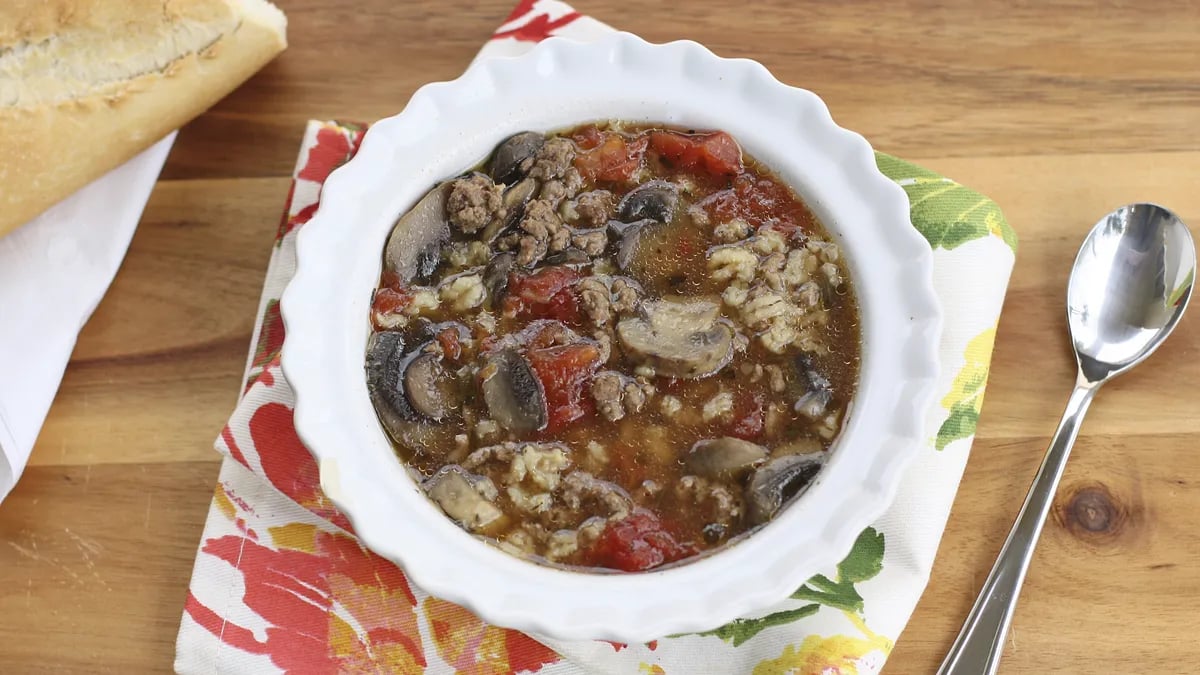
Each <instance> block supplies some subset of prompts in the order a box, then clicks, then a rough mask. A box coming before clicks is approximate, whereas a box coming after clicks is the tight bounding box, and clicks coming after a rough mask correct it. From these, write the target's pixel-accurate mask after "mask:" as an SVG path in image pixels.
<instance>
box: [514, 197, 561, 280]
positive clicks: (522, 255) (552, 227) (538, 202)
mask: <svg viewBox="0 0 1200 675" xmlns="http://www.w3.org/2000/svg"><path fill="white" fill-rule="evenodd" d="M520 228H521V230H522V231H523V232H525V235H523V236H522V237H521V239H520V242H519V249H520V250H519V252H518V253H517V262H518V263H520V264H522V265H526V266H530V265H535V264H537V262H538V261H540V260H541V259H542V258H544V257H545V256H546V252H547V251H561V250H563V249H564V248H566V247H567V246H569V245H570V243H571V232H570V230H568V229H567V228H566V226H565V225H563V223H562V220H560V219H559V217H558V214H557V213H555V210H554V205H553V204H551V203H550V202H548V201H546V200H544V199H534V200H531V201H530V202H529V203H528V204H527V205H526V206H525V215H524V216H522V217H521V223H520Z"/></svg>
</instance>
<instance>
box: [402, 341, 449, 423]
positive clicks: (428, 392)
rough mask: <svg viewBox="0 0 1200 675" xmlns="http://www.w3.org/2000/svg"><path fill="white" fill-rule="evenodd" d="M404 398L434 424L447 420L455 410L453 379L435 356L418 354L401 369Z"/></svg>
mask: <svg viewBox="0 0 1200 675" xmlns="http://www.w3.org/2000/svg"><path fill="white" fill-rule="evenodd" d="M404 395H405V398H407V399H408V402H409V403H410V404H411V405H412V408H413V410H415V411H416V412H417V413H418V414H420V415H421V416H423V417H425V418H428V419H431V420H433V421H435V422H441V421H442V420H444V419H446V418H447V417H450V416H451V415H452V414H453V413H454V411H455V410H456V409H457V407H458V403H459V401H458V397H457V396H456V395H455V386H454V380H453V378H452V377H451V375H450V373H448V372H446V369H445V368H443V367H442V360H441V358H439V357H438V356H437V355H435V354H418V355H417V356H416V357H415V358H413V359H412V360H411V361H409V362H408V367H406V368H405V369H404Z"/></svg>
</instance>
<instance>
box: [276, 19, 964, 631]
mask: <svg viewBox="0 0 1200 675" xmlns="http://www.w3.org/2000/svg"><path fill="white" fill-rule="evenodd" d="M606 119H621V120H628V121H637V122H658V123H665V124H673V125H683V126H686V127H695V128H705V129H723V130H725V131H728V132H730V133H731V134H732V135H733V136H734V138H736V139H737V140H738V141H739V142H740V143H741V144H742V146H743V148H744V149H745V150H746V152H747V153H749V154H750V155H752V156H754V157H755V158H757V159H758V160H760V161H762V162H763V163H765V164H766V165H767V166H769V167H770V168H771V169H773V170H774V171H775V172H776V173H777V174H778V175H779V176H780V177H781V178H782V179H783V180H785V181H786V182H787V183H788V184H790V185H791V186H792V187H793V188H794V189H795V190H796V191H797V193H798V194H799V195H800V196H801V197H802V198H803V199H804V201H805V202H806V203H807V204H808V206H809V207H810V208H811V209H812V211H813V212H814V213H815V214H816V216H817V217H818V219H819V220H820V221H821V222H822V223H823V224H824V225H825V227H826V228H827V229H828V230H829V232H830V233H831V235H832V236H833V238H834V240H835V241H836V242H837V243H838V244H839V245H840V246H841V247H842V251H843V255H844V256H845V257H846V259H847V261H848V265H849V269H850V274H851V282H852V284H853V286H854V288H855V290H856V292H857V294H858V298H859V302H860V309H861V315H862V316H861V319H862V321H861V328H862V340H863V344H862V365H861V372H860V376H859V377H860V380H859V387H858V393H857V395H856V396H855V398H854V400H853V402H852V404H851V408H850V411H849V414H848V415H847V418H846V421H845V425H844V430H843V431H842V433H841V435H840V436H839V437H838V439H837V441H836V443H835V445H834V447H833V449H832V453H831V456H830V460H829V462H828V464H827V465H826V466H825V468H824V469H823V470H822V471H821V473H820V474H819V475H818V477H817V479H816V480H815V481H814V483H813V484H812V486H811V487H810V488H809V489H808V491H807V492H805V493H804V494H803V495H802V496H801V497H800V498H798V499H797V500H795V501H794V502H793V503H792V504H791V506H789V507H788V508H786V509H785V510H783V511H782V512H781V513H780V514H779V515H778V516H777V517H776V518H775V519H774V520H773V521H772V522H770V523H769V524H767V525H766V526H765V527H763V528H762V529H760V530H758V531H756V532H755V533H753V534H752V535H750V536H748V537H746V538H744V539H743V540H741V541H740V542H738V543H736V544H734V545H732V546H728V547H726V548H725V549H723V550H721V551H719V552H717V553H715V554H713V555H709V556H706V557H703V558H700V559H697V560H695V561H693V562H690V563H687V564H682V565H678V566H675V567H670V568H667V569H661V570H655V571H649V572H643V573H634V574H592V573H584V572H573V571H567V570H563V569H556V568H551V567H547V566H543V565H539V564H536V563H534V562H530V561H526V560H522V559H519V558H517V557H514V556H512V555H510V554H508V553H505V552H503V551H501V550H500V549H499V548H496V547H494V546H491V545H488V544H486V543H484V542H482V541H480V540H478V539H476V538H475V537H473V536H472V535H470V534H468V533H467V532H465V531H464V530H462V529H461V528H459V527H458V525H456V524H455V523H454V522H453V521H451V520H450V519H449V518H447V517H446V516H445V515H443V513H442V512H441V511H440V510H439V509H438V508H437V506H435V505H434V504H433V503H432V502H430V501H429V500H428V499H426V497H425V496H424V494H423V493H422V492H421V490H420V488H419V487H418V486H417V485H416V484H415V483H414V482H413V480H412V479H411V478H410V477H409V475H408V473H407V472H406V470H405V468H404V467H403V466H402V464H401V462H400V461H399V460H398V459H397V457H396V455H395V453H394V452H393V450H392V447H391V445H390V444H389V442H388V439H387V436H386V434H385V432H384V431H383V428H382V427H381V425H380V424H379V422H378V421H377V419H376V417H375V413H374V410H373V408H372V406H371V401H370V400H369V398H368V395H367V388H366V380H365V377H364V373H363V356H364V351H365V346H366V343H367V337H368V331H369V330H370V328H369V321H368V316H369V306H370V301H371V293H372V290H373V289H374V287H375V285H376V283H377V281H378V278H379V273H380V267H381V257H382V250H383V246H384V242H385V241H386V239H387V236H388V233H389V232H390V230H391V228H392V225H393V224H394V223H395V221H396V219H397V217H398V216H399V215H400V214H402V213H404V212H405V211H406V210H407V209H408V208H409V207H411V206H412V205H413V204H414V203H415V202H416V200H417V199H418V198H419V197H421V196H422V195H423V194H424V193H425V192H426V191H427V190H428V189H429V188H430V186H431V185H433V184H434V183H436V182H438V181H440V180H443V179H445V178H448V177H451V176H454V175H456V174H458V173H460V172H462V171H463V170H465V169H467V168H469V167H471V166H473V165H475V164H477V163H479V162H480V161H482V160H483V159H485V158H486V157H487V156H488V154H489V152H490V151H491V149H492V148H493V147H494V146H495V145H496V144H497V143H499V142H500V141H501V140H503V139H504V138H506V137H507V136H509V135H511V134H513V133H516V132H518V131H522V130H527V129H535V130H542V131H546V130H555V129H562V128H566V127H570V126H573V125H577V124H580V123H584V122H588V121H593V120H606ZM908 214H909V205H908V200H907V197H906V196H905V193H904V191H903V190H902V189H901V188H900V187H898V186H897V185H896V184H894V183H893V182H892V181H890V180H888V179H887V178H886V177H885V176H884V175H883V174H881V173H880V172H879V170H878V169H877V168H876V165H875V158H874V153H873V151H872V149H871V146H870V145H869V144H868V143H867V141H866V140H864V139H863V138H862V137H861V136H859V135H858V134H855V133H853V132H850V131H847V130H846V129H843V128H841V127H839V126H837V125H836V124H834V122H833V120H832V119H831V118H830V115H829V111H828V109H827V108H826V106H825V104H824V103H823V102H822V101H821V100H820V99H819V98H818V97H817V96H816V95H815V94H813V93H811V92H808V91H805V90H802V89H797V88H794V87H790V86H787V85H784V84H782V83H780V82H779V81H778V80H776V79H775V78H774V77H772V76H771V74H770V73H769V72H767V70H766V68H764V67H763V66H762V65H760V64H758V63H756V62H753V61H748V60H741V59H724V58H719V57H717V56H715V55H714V54H712V53H711V52H710V51H708V50H707V49H705V48H704V47H702V46H701V45H699V44H696V43H694V42H686V41H683V42H672V43H669V44H661V45H655V44H650V43H647V42H645V41H643V40H641V39H639V38H637V37H635V36H633V35H629V34H626V33H617V34H615V35H612V36H610V37H607V38H605V39H603V40H600V41H598V42H594V43H586V44H585V43H578V42H573V41H568V40H564V39H561V38H553V39H550V40H547V41H545V42H543V43H541V44H539V45H538V46H536V47H535V48H534V49H533V50H531V51H530V52H528V53H526V54H524V55H522V56H519V57H515V58H497V59H490V60H485V61H482V62H479V63H477V64H476V65H474V66H472V67H471V68H470V70H468V71H467V72H466V73H465V74H463V76H462V77H460V78H458V79H457V80H454V81H452V82H442V83H435V84H430V85H427V86H424V87H422V88H421V89H420V90H419V91H417V92H416V93H415V94H414V95H413V97H412V99H411V100H410V101H409V102H408V105H407V106H405V108H404V110H403V112H401V113H400V114H398V115H396V116H394V117H390V118H388V119H385V120H382V121H380V122H378V123H377V124H375V125H374V126H372V127H371V129H370V131H369V132H368V133H367V134H366V137H365V139H364V141H363V144H362V147H361V149H360V150H359V151H358V154H357V155H356V156H355V158H354V159H353V160H351V161H350V162H349V163H347V164H346V165H345V166H343V167H341V168H340V169H338V170H337V171H335V172H334V173H333V175H331V176H330V177H329V180H328V181H327V182H326V183H325V186H324V189H323V192H322V195H321V206H320V209H319V211H318V212H317V214H316V216H315V217H314V218H313V219H312V220H311V221H310V222H309V223H308V224H307V225H305V226H304V227H303V229H302V230H301V231H300V232H299V234H298V237H297V267H296V275H295V277H294V278H293V279H292V281H291V283H290V284H289V285H288V287H287V289H286V291H285V293H284V294H283V299H282V313H283V318H284V321H285V323H286V328H287V339H286V343H285V345H284V347H283V357H282V358H283V371H284V374H285V376H286V378H287V380H288V382H289V383H290V384H291V386H292V388H293V389H294V391H295V395H296V409H295V424H296V429H297V431H298V432H299V434H300V438H301V439H302V440H303V442H304V444H305V445H306V446H307V447H308V448H309V450H310V451H311V452H312V453H313V455H314V456H315V457H316V459H317V461H318V464H319V466H320V470H321V486H322V488H323V489H324V491H325V492H326V494H327V495H328V496H329V498H330V499H331V500H333V502H334V503H335V504H336V505H337V506H338V507H339V508H340V509H341V510H342V511H343V512H344V513H345V514H346V515H347V516H348V517H349V519H350V521H351V522H352V523H353V525H354V530H355V532H356V533H357V534H358V536H359V537H360V538H361V540H362V541H363V542H364V543H365V544H366V545H367V546H368V547H369V548H371V549H372V550H374V551H375V552H376V553H378V554H379V555H381V556H384V557H386V558H388V559H390V560H392V561H395V562H396V563H397V564H398V565H400V567H401V568H403V570H404V571H405V572H406V573H407V575H408V576H409V578H410V579H411V581H412V582H414V583H415V584H416V585H418V586H419V587H421V588H423V589H424V590H426V591H427V592H429V593H431V594H433V595H435V596H438V597H441V598H444V599H446V600H450V601H453V602H456V603H459V604H461V605H464V606H466V607H468V608H470V609H471V610H473V611H474V612H476V613H477V614H478V615H479V616H481V617H483V618H484V619H485V620H487V621H489V622H492V623H495V624H498V625H501V626H506V627H511V628H517V629H520V630H524V631H527V632H531V633H534V634H538V635H544V636H549V637H554V638H559V639H608V640H616V641H620V642H646V641H649V640H652V639H656V638H659V637H662V636H664V635H669V634H675V633H683V632H690V631H698V630H706V629H711V628H713V627H715V626H718V625H720V624H722V623H724V622H727V621H729V620H732V619H734V618H736V617H739V616H744V615H749V614H753V613H754V612H756V611H760V610H763V609H765V608H766V607H768V606H770V605H772V604H774V603H776V602H778V601H780V600H781V599H783V598H785V597H786V596H787V595H788V594H790V593H791V592H792V591H794V590H795V589H796V588H797V587H798V586H800V585H801V584H802V583H803V582H804V581H805V580H806V579H808V578H809V577H810V576H811V575H813V574H815V573H818V572H820V571H822V570H828V569H830V568H831V567H832V566H833V565H835V564H836V563H837V562H838V561H839V560H840V559H841V558H842V557H843V556H844V555H845V554H846V553H847V552H848V551H849V549H850V547H851V545H852V544H853V542H854V540H855V538H856V536H857V535H858V534H859V532H860V531H861V530H862V529H863V528H864V527H865V526H867V525H869V524H870V523H871V522H872V521H873V520H874V519H875V518H877V517H878V516H879V515H880V514H881V513H882V512H883V511H884V509H885V508H886V507H887V506H888V504H889V503H890V501H891V499H892V497H893V494H894V493H895V490H896V488H897V485H898V483H899V481H900V479H901V474H902V471H903V469H904V467H905V466H906V465H907V464H908V462H909V460H910V459H911V458H912V457H913V456H914V454H915V453H916V452H917V450H918V449H919V448H920V447H921V443H922V439H923V438H924V436H925V434H926V433H927V431H926V430H925V429H923V420H924V414H923V411H925V410H926V409H927V408H928V405H929V404H930V403H931V400H932V399H931V397H932V394H933V386H934V382H935V379H936V377H937V374H938V363H937V359H936V346H937V342H938V339H939V336H940V330H941V317H940V310H939V307H938V303H937V300H936V297H935V295H934V291H933V286H932V267H931V259H932V254H931V252H930V249H929V246H928V245H927V244H926V243H925V242H924V241H923V240H922V239H921V237H920V236H919V234H918V233H917V232H916V231H915V230H914V229H913V227H912V225H911V223H910V221H909V215H908Z"/></svg>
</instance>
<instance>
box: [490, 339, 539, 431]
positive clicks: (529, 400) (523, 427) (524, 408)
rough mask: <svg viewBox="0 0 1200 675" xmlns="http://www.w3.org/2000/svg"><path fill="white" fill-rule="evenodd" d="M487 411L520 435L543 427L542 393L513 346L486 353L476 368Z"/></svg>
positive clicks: (534, 376)
mask: <svg viewBox="0 0 1200 675" xmlns="http://www.w3.org/2000/svg"><path fill="white" fill-rule="evenodd" d="M479 379H480V386H481V388H482V389H483V400H484V402H485V403H487V407H488V413H489V414H490V415H491V417H492V419H494V420H496V422H498V423H499V424H500V425H501V426H503V427H504V428H505V429H508V430H509V431H512V432H514V433H518V434H523V433H529V432H531V431H538V430H540V429H544V428H546V424H547V422H548V421H549V411H548V410H547V407H546V392H545V391H544V390H543V389H542V383H541V381H540V380H538V378H537V375H535V374H534V372H533V368H532V367H531V366H530V365H529V362H528V361H526V360H525V357H524V356H521V354H520V353H519V352H517V350H516V349H512V348H508V349H501V350H500V351H498V352H496V353H494V354H490V355H488V356H487V358H486V359H485V360H484V364H483V367H482V368H480V369H479Z"/></svg>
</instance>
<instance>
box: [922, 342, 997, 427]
mask: <svg viewBox="0 0 1200 675" xmlns="http://www.w3.org/2000/svg"><path fill="white" fill-rule="evenodd" d="M995 341H996V329H995V327H992V328H989V329H987V330H985V331H983V332H982V333H980V334H979V335H976V336H975V337H974V338H972V339H971V341H970V342H968V343H967V348H966V350H965V352H964V354H963V356H964V359H965V361H966V362H965V363H964V364H963V367H962V370H960V371H958V375H957V376H956V377H955V378H954V382H953V384H951V385H950V391H949V392H948V393H947V394H946V396H945V398H943V399H942V407H943V408H945V409H946V410H948V411H950V415H949V417H947V418H946V421H945V422H942V426H941V427H940V428H939V429H938V432H937V442H936V447H937V449H938V450H945V449H946V446H947V445H950V443H952V442H954V441H957V440H959V439H961V438H969V437H970V436H971V435H973V434H974V433H975V427H976V426H977V425H978V423H979V411H980V410H981V409H982V408H983V391H984V388H985V386H986V385H987V377H988V364H989V363H991V358H992V345H993V344H994V343H995Z"/></svg>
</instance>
